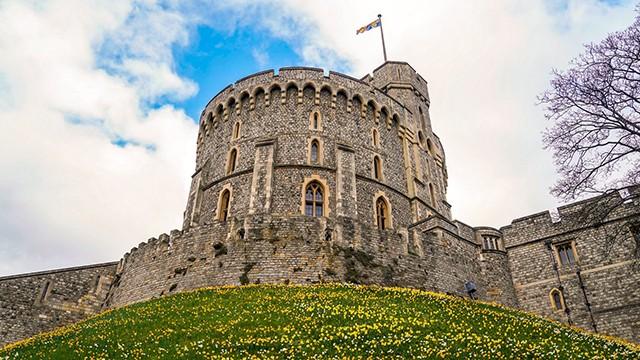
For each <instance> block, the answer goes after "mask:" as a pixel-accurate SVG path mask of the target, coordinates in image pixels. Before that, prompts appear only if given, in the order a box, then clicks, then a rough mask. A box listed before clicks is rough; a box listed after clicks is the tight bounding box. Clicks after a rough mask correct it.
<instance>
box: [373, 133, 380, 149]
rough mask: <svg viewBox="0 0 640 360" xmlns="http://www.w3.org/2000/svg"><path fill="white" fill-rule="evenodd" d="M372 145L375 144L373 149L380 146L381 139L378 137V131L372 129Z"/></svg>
mask: <svg viewBox="0 0 640 360" xmlns="http://www.w3.org/2000/svg"><path fill="white" fill-rule="evenodd" d="M371 143H372V144H373V147H375V148H377V147H378V146H380V137H379V135H378V130H376V129H372V130H371Z"/></svg>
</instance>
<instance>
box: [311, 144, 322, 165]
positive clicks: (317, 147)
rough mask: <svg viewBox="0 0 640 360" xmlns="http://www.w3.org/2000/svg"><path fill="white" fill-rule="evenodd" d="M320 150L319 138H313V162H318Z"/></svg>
mask: <svg viewBox="0 0 640 360" xmlns="http://www.w3.org/2000/svg"><path fill="white" fill-rule="evenodd" d="M319 151H320V143H319V142H318V140H313V141H312V142H311V154H310V157H311V163H314V164H315V163H317V162H318V152H319Z"/></svg>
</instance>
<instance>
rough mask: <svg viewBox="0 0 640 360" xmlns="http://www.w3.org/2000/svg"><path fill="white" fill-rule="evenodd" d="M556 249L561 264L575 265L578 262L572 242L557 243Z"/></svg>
mask: <svg viewBox="0 0 640 360" xmlns="http://www.w3.org/2000/svg"><path fill="white" fill-rule="evenodd" d="M556 251H557V252H558V258H559V259H560V264H561V265H573V264H575V263H576V254H575V252H574V251H573V245H572V244H571V243H570V242H568V243H564V244H558V245H556Z"/></svg>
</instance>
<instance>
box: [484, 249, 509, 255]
mask: <svg viewBox="0 0 640 360" xmlns="http://www.w3.org/2000/svg"><path fill="white" fill-rule="evenodd" d="M481 251H482V252H483V253H494V254H502V255H505V254H506V253H507V252H506V251H505V250H499V249H495V250H494V249H481Z"/></svg>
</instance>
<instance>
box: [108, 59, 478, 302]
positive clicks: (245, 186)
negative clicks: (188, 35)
mask: <svg viewBox="0 0 640 360" xmlns="http://www.w3.org/2000/svg"><path fill="white" fill-rule="evenodd" d="M199 124H200V130H199V133H198V138H197V156H196V166H195V172H194V173H193V175H192V182H191V190H190V192H189V198H188V201H187V206H186V210H185V212H184V223H183V229H182V230H174V231H172V232H171V233H170V234H169V235H167V234H162V235H160V236H159V237H158V238H152V239H150V240H149V241H148V242H145V243H141V244H140V245H139V246H138V247H136V248H134V249H132V250H131V251H130V252H129V253H127V254H125V256H124V257H123V259H122V261H121V263H120V266H119V268H118V275H117V279H116V281H115V282H114V286H113V287H112V289H111V291H110V294H109V298H108V301H107V305H108V306H118V305H122V304H126V303H129V302H132V301H137V300H141V299H146V298H150V297H154V296H161V295H165V294H168V293H171V292H174V291H180V290H184V289H191V288H197V287H202V286H209V285H220V284H245V283H249V282H252V283H258V282H268V283H288V282H293V283H314V282H319V281H340V282H344V281H346V282H356V283H377V284H383V285H384V284H387V285H402V286H414V287H425V288H431V289H439V290H442V291H449V292H461V291H463V284H464V282H465V281H467V280H469V279H471V280H474V279H475V276H476V275H475V274H477V273H480V271H479V269H480V268H479V265H478V262H477V256H478V255H479V246H478V244H477V243H475V240H474V239H473V230H472V229H468V231H467V230H465V231H467V232H468V233H469V234H471V235H469V236H467V235H466V234H467V233H461V232H460V230H459V229H458V225H456V224H455V223H454V222H452V221H451V214H450V206H449V204H448V203H447V201H446V189H447V170H446V166H445V157H444V151H443V149H442V145H441V143H440V141H439V139H438V137H437V136H436V135H435V133H434V132H433V130H432V127H431V119H430V117H429V94H428V91H427V83H426V81H425V80H424V79H423V78H422V77H421V76H420V75H419V74H417V73H416V71H415V70H414V69H413V68H412V67H411V66H410V65H409V64H407V63H404V62H386V63H384V64H383V65H381V66H380V67H379V68H377V69H375V70H374V71H373V73H372V74H371V75H367V76H365V77H364V78H362V79H356V78H352V77H350V76H347V75H343V74H340V73H335V72H329V73H325V72H324V71H323V70H321V69H315V68H302V67H292V68H283V69H280V70H279V71H278V72H277V73H275V72H274V71H271V70H270V71H265V72H260V73H257V74H253V75H250V76H248V77H245V78H243V79H240V80H238V81H237V82H236V83H235V84H232V85H229V86H227V87H226V88H225V89H223V90H222V91H220V93H218V94H217V95H216V96H215V97H214V98H213V99H211V101H210V102H209V103H208V104H207V106H206V107H205V109H204V110H203V111H202V114H201V117H200V122H199ZM465 226H466V225H465ZM465 229H466V228H465ZM459 234H463V235H464V236H467V238H464V236H462V235H459Z"/></svg>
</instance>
